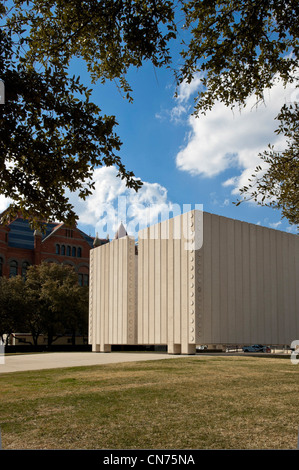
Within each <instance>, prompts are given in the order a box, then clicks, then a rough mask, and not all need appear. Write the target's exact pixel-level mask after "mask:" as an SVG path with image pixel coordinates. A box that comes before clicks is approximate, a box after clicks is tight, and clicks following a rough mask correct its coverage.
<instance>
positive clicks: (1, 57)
mask: <svg viewBox="0 0 299 470" xmlns="http://www.w3.org/2000/svg"><path fill="white" fill-rule="evenodd" d="M298 9H299V7H298V2H297V1H296V0H258V1H253V2H247V1H244V0H201V1H197V0H190V1H184V0H179V1H178V2H173V1H162V0H90V1H84V0H70V1H66V0H50V1H47V2H46V1H45V0H26V1H25V0H11V1H10V2H8V1H0V74H1V75H0V79H2V80H4V81H5V91H6V102H5V105H4V106H3V105H1V106H0V138H1V142H3V145H1V147H0V189H1V192H2V194H4V195H6V196H8V197H11V198H12V199H13V200H14V201H15V203H16V205H17V206H18V207H19V208H21V211H22V212H23V213H24V215H25V216H26V217H27V216H28V214H30V215H31V216H33V217H35V218H37V219H38V218H49V216H52V217H53V218H56V219H57V220H61V221H69V222H72V221H73V220H74V219H75V218H76V215H75V214H74V212H73V208H72V206H71V204H69V202H68V198H67V196H66V190H70V191H78V193H79V196H80V197H82V198H85V197H86V196H87V195H88V194H90V192H91V191H92V189H93V182H92V174H93V170H94V169H95V168H96V167H97V166H100V165H108V166H109V165H115V166H116V167H117V168H118V176H119V177H121V178H123V179H125V181H126V184H127V186H129V187H132V188H134V189H135V190H138V189H139V188H140V186H141V185H142V182H141V181H139V180H137V179H136V178H135V176H134V174H133V172H131V171H128V170H126V168H125V166H124V165H123V163H122V161H121V159H120V157H119V155H118V152H119V150H120V148H121V142H120V141H119V138H118V137H117V135H116V134H115V126H116V124H117V122H116V119H115V117H113V116H101V110H100V108H99V107H98V106H96V105H95V104H94V103H91V102H90V101H89V98H90V90H88V89H87V88H86V87H85V86H84V85H83V84H81V83H80V80H79V78H78V77H70V76H69V75H68V70H69V66H70V64H71V61H72V59H73V58H79V59H80V60H83V61H84V62H85V63H86V65H87V69H88V71H89V73H90V76H91V78H92V81H93V83H96V82H97V81H98V80H100V81H101V82H105V81H106V80H109V81H116V83H117V85H118V86H119V87H120V89H121V90H122V92H123V93H124V96H125V97H127V98H128V99H129V100H131V99H132V90H131V88H130V84H129V83H128V82H127V78H126V77H127V72H128V70H129V69H130V67H137V68H138V67H141V66H142V65H143V63H144V61H146V60H149V61H151V62H152V63H153V65H154V66H155V67H162V66H170V64H171V54H170V52H169V42H170V40H171V39H176V41H179V38H178V27H177V25H176V23H175V21H176V19H177V17H176V15H178V17H180V15H181V14H183V15H184V20H185V24H184V34H183V35H181V37H184V38H188V39H185V40H184V42H183V45H182V49H181V57H182V64H181V66H180V68H179V69H178V70H176V72H175V76H176V80H177V84H178V85H179V84H180V83H182V82H187V83H190V82H191V81H192V80H193V79H194V77H195V75H196V76H198V75H199V76H200V77H201V80H202V86H201V88H200V90H199V93H198V96H197V97H196V100H195V109H194V113H195V114H196V115H197V116H199V115H200V114H201V113H205V112H207V111H208V110H211V109H212V108H213V106H214V104H215V102H216V101H221V102H223V103H224V104H225V105H226V106H230V107H232V108H234V107H236V106H237V107H240V108H242V107H243V106H244V105H245V104H246V100H247V98H248V97H249V96H252V95H255V96H256V101H257V103H259V102H261V101H263V96H264V91H265V89H267V88H271V87H273V86H274V84H275V83H276V81H277V80H281V81H282V82H283V83H284V84H285V85H287V84H292V85H293V86H294V89H295V88H296V87H297V86H298ZM179 24H180V23H179ZM176 44H177V46H178V43H176ZM177 49H178V47H176V50H177ZM287 106H288V107H289V105H287ZM291 111H292V110H291V108H290V107H289V111H287V110H286V109H284V110H282V111H281V112H282V113H283V114H284V115H286V113H289V117H288V119H289V118H290V117H292V119H293V121H292V122H293V124H294V125H295V121H294V119H296V113H293V112H291ZM281 117H283V116H282V114H280V116H279V119H280V118H281ZM283 119H284V117H283ZM278 131H279V132H281V128H279V130H278ZM294 135H295V136H296V135H298V129H295V134H293V135H292V136H291V137H290V138H289V140H288V148H287V149H286V150H285V153H284V152H282V153H277V152H276V151H275V149H272V150H271V151H270V153H265V154H264V160H265V162H266V163H268V165H269V171H270V172H271V170H273V169H274V168H275V173H276V174H275V178H274V179H273V182H274V181H275V183H274V185H275V188H276V189H275V203H274V204H273V206H274V207H277V208H280V209H283V215H284V216H285V217H287V218H288V219H289V220H290V221H291V222H292V221H293V220H296V217H298V203H297V202H296V201H294V200H293V199H292V201H291V202H290V203H289V202H288V203H286V204H285V203H284V200H283V198H285V196H286V192H287V191H288V195H287V198H288V199H291V198H292V197H293V196H292V195H293V194H294V193H295V190H296V188H294V187H293V186H292V189H287V188H291V181H293V179H294V178H293V177H291V178H289V180H288V183H287V184H286V171H285V162H286V160H284V159H283V158H284V157H286V158H287V157H288V152H289V150H288V149H290V148H292V149H293V150H292V151H293V152H295V153H296V152H297V153H298V145H297V144H298V139H297V137H295V138H294ZM271 152H272V153H271ZM274 156H275V157H274ZM279 162H280V163H279ZM297 164H298V163H297V160H296V159H293V160H292V167H293V166H294V165H297ZM269 175H270V173H269ZM257 176H258V179H259V181H260V184H257V185H255V189H256V191H257V192H259V195H258V199H259V201H260V202H262V203H265V201H266V200H267V199H268V196H269V195H272V193H273V188H274V186H273V187H272V188H271V187H268V183H269V184H271V182H270V181H272V178H271V176H269V179H268V180H267V176H264V177H263V178H264V179H261V176H260V175H257ZM265 178H266V179H265ZM278 187H279V189H278ZM251 189H252V188H250V184H249V185H248V186H247V187H245V188H243V189H242V190H241V194H245V195H246V192H247V190H248V191H250V190H251ZM273 194H274V193H273ZM252 195H254V193H252V192H251V193H250V197H251V196H252ZM260 196H261V197H260ZM264 196H265V198H264ZM266 196H267V197H266ZM281 198H282V199H281ZM245 199H246V196H245ZM263 201H264V202H263ZM288 207H290V208H291V207H292V208H291V209H290V210H291V213H289V210H288ZM294 211H295V212H296V214H297V215H296V216H295V219H294Z"/></svg>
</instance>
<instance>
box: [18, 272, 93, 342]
mask: <svg viewBox="0 0 299 470" xmlns="http://www.w3.org/2000/svg"><path fill="white" fill-rule="evenodd" d="M25 285H26V292H27V298H28V299H29V300H30V303H31V305H32V313H33V315H32V314H30V315H29V316H28V325H29V327H30V331H31V332H32V333H34V334H36V333H37V332H39V334H40V333H41V332H42V333H45V334H46V335H47V338H48V346H49V347H50V346H51V344H52V342H53V341H54V340H55V338H57V337H59V336H63V335H64V334H65V332H66V331H68V330H69V331H71V332H72V333H74V332H76V331H78V330H81V331H82V327H86V324H87V323H86V321H87V318H88V292H87V290H86V289H85V288H82V287H81V286H79V283H78V276H77V274H76V272H75V270H74V269H73V267H72V266H68V265H63V264H56V263H42V264H40V265H37V266H30V267H29V268H28V270H27V276H26V282H25Z"/></svg>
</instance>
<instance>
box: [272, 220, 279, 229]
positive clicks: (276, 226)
mask: <svg viewBox="0 0 299 470" xmlns="http://www.w3.org/2000/svg"><path fill="white" fill-rule="evenodd" d="M280 225H281V221H279V222H273V223H269V227H271V228H278V227H279V226H280Z"/></svg>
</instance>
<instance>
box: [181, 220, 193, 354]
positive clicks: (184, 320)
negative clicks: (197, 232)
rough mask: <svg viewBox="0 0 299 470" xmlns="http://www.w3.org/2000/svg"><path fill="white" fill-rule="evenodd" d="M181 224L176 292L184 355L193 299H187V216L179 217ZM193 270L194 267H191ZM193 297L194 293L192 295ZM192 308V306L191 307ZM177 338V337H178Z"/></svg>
mask: <svg viewBox="0 0 299 470" xmlns="http://www.w3.org/2000/svg"><path fill="white" fill-rule="evenodd" d="M180 222H181V239H180V245H179V250H180V252H179V255H178V256H180V265H181V268H180V274H181V276H180V279H179V285H178V290H179V291H180V296H181V298H180V312H179V314H178V318H179V319H180V326H178V328H177V329H178V330H181V335H180V341H178V342H180V343H181V347H182V353H186V352H187V351H188V344H189V308H190V303H191V302H195V298H194V299H191V298H190V299H189V283H188V277H189V276H188V254H189V253H188V250H187V248H186V246H185V244H186V240H187V237H186V235H187V233H186V232H188V226H189V225H190V222H189V221H188V215H187V214H183V215H182V216H180ZM191 267H192V268H193V269H194V265H193V264H192V266H191ZM193 295H194V293H193ZM191 306H192V307H193V305H191ZM178 337H179V336H178Z"/></svg>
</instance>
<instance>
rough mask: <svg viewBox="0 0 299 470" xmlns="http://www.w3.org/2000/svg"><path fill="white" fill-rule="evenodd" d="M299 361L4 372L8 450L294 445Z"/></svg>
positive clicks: (1, 410) (0, 380) (213, 360)
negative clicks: (294, 363) (296, 363)
mask: <svg viewBox="0 0 299 470" xmlns="http://www.w3.org/2000/svg"><path fill="white" fill-rule="evenodd" d="M298 385H299V366H296V365H293V364H292V363H291V361H290V359H289V358H287V357H286V358H266V357H265V358H261V357H231V356H228V357H221V356H190V357H187V358H173V359H166V360H161V361H148V362H136V363H126V364H110V365H103V366H93V367H78V368H69V369H56V370H45V371H33V372H19V373H10V374H0V391H1V392H0V397H1V399H0V429H1V435H2V447H3V448H4V449H296V447H297V439H298V427H299V406H298Z"/></svg>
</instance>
